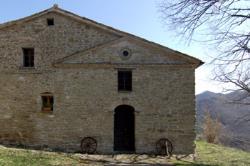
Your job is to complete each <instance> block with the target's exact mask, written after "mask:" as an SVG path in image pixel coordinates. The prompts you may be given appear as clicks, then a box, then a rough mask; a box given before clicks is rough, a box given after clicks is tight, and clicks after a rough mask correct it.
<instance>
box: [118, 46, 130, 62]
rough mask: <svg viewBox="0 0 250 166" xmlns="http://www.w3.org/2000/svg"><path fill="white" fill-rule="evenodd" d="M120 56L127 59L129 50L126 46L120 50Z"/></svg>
mask: <svg viewBox="0 0 250 166" xmlns="http://www.w3.org/2000/svg"><path fill="white" fill-rule="evenodd" d="M120 56H121V58H122V59H128V58H130V56H131V50H130V49H128V48H123V49H122V50H121V52H120Z"/></svg>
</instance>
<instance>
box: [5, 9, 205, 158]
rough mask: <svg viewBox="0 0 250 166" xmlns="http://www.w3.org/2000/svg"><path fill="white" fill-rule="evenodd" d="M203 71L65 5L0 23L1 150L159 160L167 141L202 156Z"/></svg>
mask: <svg viewBox="0 0 250 166" xmlns="http://www.w3.org/2000/svg"><path fill="white" fill-rule="evenodd" d="M201 64H202V62H201V61H200V60H198V59H196V58H193V57H191V56H188V55H185V54H183V53H180V52H177V51H174V50H171V49H169V48H167V47H163V46H161V45H159V44H156V43H153V42H150V41H147V40H145V39H142V38H140V37H137V36H134V35H131V34H128V33H126V32H122V31H119V30H116V29H114V28H112V27H109V26H106V25H103V24H100V23H97V22H95V21H92V20H89V19H87V18H83V17H80V16H77V15H75V14H73V13H70V12H68V11H65V10H63V9H60V8H58V6H54V7H52V8H50V9H47V10H45V11H42V12H40V13H36V14H34V15H31V16H29V17H26V18H22V19H19V20H16V21H12V22H7V23H4V24H1V25H0V113H1V116H0V126H1V127H0V143H1V144H7V145H9V144H11V145H25V146H28V147H33V148H39V147H48V148H51V149H55V150H62V151H67V152H76V151H81V150H82V146H81V141H82V139H83V138H86V137H91V140H94V141H96V149H95V151H94V152H95V153H103V154H113V153H149V154H155V153H157V148H156V147H157V141H158V140H160V139H162V138H166V139H168V140H169V141H170V142H171V143H172V145H173V153H175V154H191V153H194V149H195V145H194V139H195V95H194V94H195V93H194V87H195V83H194V71H195V68H197V67H198V66H200V65H201ZM90 145H91V146H95V145H93V142H91V141H90ZM85 148H86V147H85Z"/></svg>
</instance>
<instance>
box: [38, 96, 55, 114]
mask: <svg viewBox="0 0 250 166" xmlns="http://www.w3.org/2000/svg"><path fill="white" fill-rule="evenodd" d="M41 97H42V111H43V112H52V111H53V105H54V97H53V95H52V94H51V93H44V94H42V96H41Z"/></svg>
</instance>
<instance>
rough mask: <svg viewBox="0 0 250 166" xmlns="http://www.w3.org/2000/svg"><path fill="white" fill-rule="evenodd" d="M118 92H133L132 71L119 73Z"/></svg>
mask: <svg viewBox="0 0 250 166" xmlns="http://www.w3.org/2000/svg"><path fill="white" fill-rule="evenodd" d="M118 91H132V71H120V70H119V71H118Z"/></svg>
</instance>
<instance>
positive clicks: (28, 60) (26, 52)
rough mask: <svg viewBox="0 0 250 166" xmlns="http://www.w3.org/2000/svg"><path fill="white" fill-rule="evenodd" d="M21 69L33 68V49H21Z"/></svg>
mask: <svg viewBox="0 0 250 166" xmlns="http://www.w3.org/2000/svg"><path fill="white" fill-rule="evenodd" d="M23 67H34V48H23Z"/></svg>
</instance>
